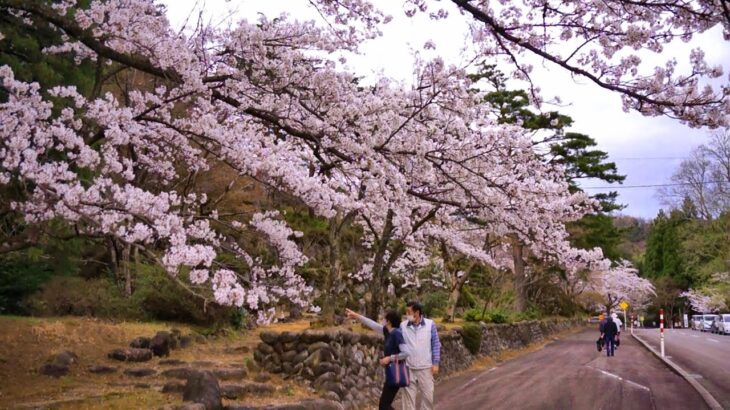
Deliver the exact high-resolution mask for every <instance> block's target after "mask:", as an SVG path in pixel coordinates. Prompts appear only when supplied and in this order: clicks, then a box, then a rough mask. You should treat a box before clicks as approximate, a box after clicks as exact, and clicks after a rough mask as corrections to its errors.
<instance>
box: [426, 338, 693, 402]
mask: <svg viewBox="0 0 730 410" xmlns="http://www.w3.org/2000/svg"><path fill="white" fill-rule="evenodd" d="M597 336H598V335H597V331H595V330H590V331H585V332H581V333H578V334H575V335H572V336H568V337H566V338H564V339H561V340H557V341H555V342H552V343H550V344H548V345H547V346H545V347H544V348H543V349H541V350H538V351H536V352H533V353H530V354H526V355H524V356H521V357H519V358H517V359H515V360H511V361H508V362H505V363H502V364H500V365H498V366H496V367H494V368H491V369H487V370H481V371H476V372H470V373H467V374H464V375H460V376H457V377H452V378H449V379H447V380H444V381H443V382H441V383H439V384H438V385H437V386H436V397H435V399H436V405H435V408H437V409H439V410H450V409H454V410H456V409H470V410H471V409H509V410H517V409H520V410H521V409H591V410H593V409H611V410H615V409H642V410H644V409H693V410H694V409H706V408H707V407H706V405H705V402H704V401H703V400H702V397H701V396H700V395H699V394H698V393H697V391H695V390H694V389H693V388H692V387H691V386H690V385H689V383H687V382H686V381H685V380H684V379H683V378H682V377H680V376H679V375H677V374H676V373H674V372H672V371H671V370H670V369H669V368H668V367H666V366H665V365H664V364H663V363H661V362H660V361H659V360H658V359H657V358H655V357H654V356H653V355H652V354H651V353H649V352H648V351H647V350H646V348H644V347H643V346H641V345H639V343H638V342H637V341H635V340H633V339H632V338H631V337H622V340H621V348H620V349H619V350H618V351H617V352H616V356H614V357H610V358H607V357H606V356H605V353H598V351H597V350H596V343H595V341H596V339H597Z"/></svg>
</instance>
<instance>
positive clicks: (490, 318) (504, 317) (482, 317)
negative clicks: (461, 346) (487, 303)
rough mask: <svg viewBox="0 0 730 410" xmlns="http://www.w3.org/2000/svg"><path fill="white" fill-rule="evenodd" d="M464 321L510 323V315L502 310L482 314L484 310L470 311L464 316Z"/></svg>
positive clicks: (490, 310)
mask: <svg viewBox="0 0 730 410" xmlns="http://www.w3.org/2000/svg"><path fill="white" fill-rule="evenodd" d="M464 320H466V321H467V322H487V323H508V322H509V321H510V320H509V314H508V313H507V312H505V311H503V310H501V309H489V310H486V311H485V312H484V314H482V309H479V308H474V309H469V310H467V311H466V313H465V314H464Z"/></svg>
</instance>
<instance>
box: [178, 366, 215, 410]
mask: <svg viewBox="0 0 730 410" xmlns="http://www.w3.org/2000/svg"><path fill="white" fill-rule="evenodd" d="M183 401H187V402H193V403H200V404H202V405H204V406H205V409H206V410H220V409H222V408H223V403H222V401H221V389H220V386H219V385H218V379H216V378H215V376H214V375H213V373H211V372H209V371H198V372H194V373H192V374H191V375H190V377H188V380H187V383H186V384H185V390H184V392H183Z"/></svg>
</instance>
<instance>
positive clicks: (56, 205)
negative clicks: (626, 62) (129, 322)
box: [0, 0, 600, 320]
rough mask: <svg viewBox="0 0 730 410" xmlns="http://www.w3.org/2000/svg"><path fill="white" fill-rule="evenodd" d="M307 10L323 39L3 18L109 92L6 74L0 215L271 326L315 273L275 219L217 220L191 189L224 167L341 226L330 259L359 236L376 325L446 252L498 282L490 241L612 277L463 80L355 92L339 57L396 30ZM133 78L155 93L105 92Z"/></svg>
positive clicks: (113, 7) (586, 203)
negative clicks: (259, 247)
mask: <svg viewBox="0 0 730 410" xmlns="http://www.w3.org/2000/svg"><path fill="white" fill-rule="evenodd" d="M312 4H313V5H315V6H316V7H318V9H319V10H320V12H321V13H322V14H323V15H324V16H325V17H327V18H329V19H331V25H330V26H326V27H320V25H318V24H316V23H314V22H291V21H288V20H287V19H286V18H285V17H282V18H277V19H273V20H269V19H267V18H266V17H261V18H260V19H259V21H257V22H255V23H252V22H248V21H245V20H242V21H240V22H238V23H237V24H235V25H231V26H230V27H227V28H223V29H217V28H211V27H207V26H204V25H201V26H199V27H198V29H197V30H196V31H194V32H193V33H188V34H181V33H176V32H174V31H172V30H171V28H170V26H169V23H168V22H167V20H166V18H165V16H164V13H163V10H161V9H160V8H158V7H157V6H156V5H155V4H154V3H153V2H152V1H146V0H106V1H92V2H91V3H90V5H89V7H88V8H83V9H82V8H78V7H76V4H75V2H74V1H64V2H58V3H54V4H46V3H43V2H25V1H20V0H0V9H2V10H3V11H7V12H9V13H14V14H15V15H17V16H21V17H22V16H33V17H34V19H40V20H43V21H45V22H47V23H48V24H50V25H52V26H53V27H55V29H57V30H58V31H59V32H60V33H61V34H62V36H63V37H64V39H65V40H64V42H63V43H61V44H58V45H54V46H52V47H49V48H48V49H47V50H46V52H48V53H60V54H69V55H70V56H72V57H73V58H74V59H77V60H79V61H83V60H86V61H93V62H95V64H96V66H97V81H98V82H99V84H100V85H99V86H98V87H94V88H95V91H96V92H95V93H93V94H92V95H82V94H81V93H79V92H78V90H76V89H75V88H74V87H72V86H59V87H54V88H51V89H41V88H40V86H39V85H38V84H35V83H26V82H22V81H18V80H16V79H15V76H14V73H13V72H12V70H11V69H10V68H9V67H1V68H0V80H1V81H2V91H3V92H4V94H6V95H7V99H6V100H4V101H2V103H1V104H2V105H1V106H0V121H1V122H2V131H0V132H1V134H0V185H4V186H14V187H18V188H19V190H18V192H19V194H18V197H17V198H15V199H14V200H13V201H11V202H10V203H9V205H8V209H7V210H3V211H4V212H13V213H16V214H18V215H19V216H22V218H23V219H24V220H25V222H26V224H27V225H29V226H34V225H39V224H43V223H44V222H47V221H50V220H56V219H59V220H64V221H66V222H67V223H69V224H70V225H72V226H73V228H74V231H75V232H76V234H77V235H87V236H91V237H94V236H101V237H107V238H112V239H113V240H115V241H118V242H120V243H123V244H124V246H125V248H126V249H134V250H135V252H140V253H141V254H142V255H144V257H145V258H147V259H148V260H150V261H152V262H154V263H156V264H158V265H159V266H161V267H163V268H164V269H165V270H166V271H167V273H168V274H169V275H170V276H171V277H173V278H175V279H176V280H178V281H179V283H180V284H181V285H182V286H185V287H186V288H188V289H190V290H191V292H193V293H197V292H196V287H198V286H201V285H207V286H209V287H210V292H211V294H212V297H213V299H214V300H215V301H216V302H218V303H222V304H229V305H235V306H245V307H247V308H248V309H251V310H256V311H259V313H260V315H261V319H262V320H267V319H268V318H269V317H270V315H268V314H266V313H265V312H266V310H265V309H267V308H268V307H270V306H272V305H275V304H276V303H277V302H279V301H280V300H283V299H288V300H290V301H292V302H294V303H297V304H300V305H306V304H307V303H308V302H309V300H308V297H307V295H308V294H310V293H311V292H310V290H311V289H310V288H309V286H307V284H306V283H305V282H304V280H303V279H302V278H301V276H299V274H298V273H297V269H299V268H300V267H301V266H302V265H303V264H305V263H306V262H307V258H306V257H305V256H304V255H303V254H302V253H301V252H300V251H299V249H298V247H297V245H296V242H295V241H296V238H297V237H298V236H300V235H301V234H300V233H298V232H295V231H293V230H292V229H291V228H289V227H288V226H287V225H286V224H285V223H284V222H283V221H282V218H281V215H280V214H279V213H278V212H277V211H272V210H270V209H256V210H254V211H250V212H246V213H244V214H243V215H239V214H225V213H221V212H220V210H219V205H220V201H221V200H220V198H210V197H209V196H208V195H206V194H205V193H204V192H203V191H202V190H201V189H200V187H198V186H197V185H196V184H195V183H194V181H195V179H196V176H197V175H199V174H200V173H203V172H206V171H207V170H210V169H211V167H213V166H218V165H221V164H223V165H225V166H226V167H228V168H229V169H231V170H233V171H234V172H235V173H236V174H237V175H238V176H240V177H245V178H249V179H251V180H254V181H256V182H257V183H259V184H262V185H265V186H267V187H271V188H272V189H275V190H277V191H279V192H282V193H285V194H286V195H289V196H291V197H293V198H296V200H297V201H300V202H301V203H302V204H304V205H305V206H306V207H308V208H309V209H310V210H311V211H312V212H313V213H314V214H315V215H317V216H320V217H323V218H327V219H328V220H329V221H330V222H331V227H332V229H333V231H332V232H331V242H333V243H335V242H336V241H337V237H338V231H339V230H341V228H342V227H343V226H345V225H347V224H350V223H357V224H360V225H361V226H362V227H363V228H364V230H365V232H366V233H365V235H364V241H365V243H366V244H367V245H368V246H369V248H370V249H371V251H372V255H371V258H370V260H369V261H368V262H367V263H366V264H365V266H363V268H362V269H361V272H360V274H361V275H362V276H363V277H366V278H367V279H368V280H370V281H371V282H370V284H371V288H372V291H373V294H374V296H375V298H374V301H373V304H372V305H373V307H372V312H373V313H377V311H378V310H379V308H380V307H381V306H382V305H383V299H382V298H383V295H384V294H385V292H384V290H385V288H386V287H387V286H388V285H389V284H392V277H391V276H392V274H397V275H402V276H403V275H405V276H407V274H408V272H410V273H412V272H413V271H414V269H415V268H417V267H419V266H424V265H425V264H427V263H428V261H429V259H430V257H431V255H430V254H429V252H428V244H429V243H432V241H434V240H436V241H439V242H441V243H442V244H445V245H446V246H448V247H449V248H451V249H453V250H456V251H457V252H459V253H461V254H463V255H465V256H468V257H469V258H474V259H476V260H480V261H482V262H484V263H489V264H496V265H499V266H502V265H503V262H501V261H500V262H495V261H494V260H493V258H491V256H490V255H489V254H488V253H486V252H485V251H484V249H483V245H482V241H483V240H484V238H486V237H487V236H495V237H500V238H515V239H516V240H518V241H519V243H520V244H521V246H524V247H525V248H526V249H529V251H530V252H531V254H532V255H534V256H535V257H538V258H554V259H555V260H557V261H559V262H560V263H562V264H564V265H565V266H566V267H568V269H570V270H578V269H586V268H587V267H590V266H592V264H595V263H600V257H599V255H598V254H595V253H585V252H580V251H577V250H574V249H572V248H571V247H570V246H569V245H568V241H567V237H568V233H567V231H566V230H565V223H566V222H568V221H572V220H575V219H577V218H580V217H581V216H582V215H584V214H586V213H588V212H592V211H593V210H595V209H596V206H597V204H596V202H595V201H593V200H591V199H590V198H588V197H587V196H586V195H585V194H583V193H571V192H570V190H569V186H568V183H567V182H566V181H565V178H564V172H563V169H561V167H560V166H557V165H554V164H546V163H545V162H544V161H542V160H541V158H540V157H539V156H538V155H536V153H535V151H534V149H533V144H532V141H531V140H530V138H529V135H526V133H525V131H524V130H523V129H522V128H521V127H518V126H513V125H507V124H499V123H497V122H496V121H494V120H492V119H490V116H489V115H488V114H489V110H490V107H488V106H487V105H485V103H484V102H483V98H480V97H481V96H479V95H474V93H473V92H472V89H471V87H470V86H471V84H470V80H469V78H468V77H467V75H466V73H465V71H464V70H463V69H461V68H457V67H453V66H447V65H446V64H445V63H444V62H443V61H442V60H440V59H435V60H432V61H423V62H419V64H418V65H417V67H415V74H416V78H417V81H415V83H414V84H413V85H404V84H401V83H396V82H393V81H391V80H388V79H384V78H381V79H378V80H377V81H375V82H374V83H373V84H367V85H366V84H360V83H359V80H358V79H357V78H356V77H355V75H354V74H352V73H348V72H345V71H342V70H339V69H338V68H337V61H336V60H334V58H335V57H331V56H336V55H337V52H342V51H353V50H356V48H357V44H358V43H359V42H360V41H362V40H363V39H367V38H372V37H373V36H376V35H378V32H379V26H380V25H381V24H383V23H384V22H385V21H387V17H384V16H383V15H382V14H381V13H378V12H377V11H376V10H375V9H374V8H373V7H372V6H371V5H370V4H369V3H368V2H366V1H361V0H349V1H332V0H327V1H325V0H321V1H313V2H312ZM26 20H27V24H33V21H34V20H32V19H26ZM122 72H127V73H135V74H138V75H139V76H141V77H142V78H143V79H144V80H145V81H144V84H143V85H140V84H138V85H136V86H135V87H131V89H125V90H124V92H123V93H121V95H120V93H115V92H112V91H111V90H108V91H107V89H105V88H104V84H105V81H107V80H108V79H110V78H112V77H114V76H115V75H117V74H119V73H122ZM224 194H225V192H224ZM472 229H473V230H474V232H479V233H478V234H472V233H470V231H471V230H472ZM244 237H255V238H258V239H260V240H261V241H263V242H265V243H266V244H267V248H268V253H267V255H274V256H275V257H274V258H271V257H267V255H261V254H257V253H255V252H254V250H252V249H248V248H247V246H246V243H245V242H246V241H244V240H242V238H244ZM26 239H30V238H27V237H23V235H18V236H17V237H15V238H8V241H7V242H6V243H3V244H0V249H2V250H3V251H7V250H12V249H15V248H16V247H17V246H22V243H23V241H25V240H26ZM224 255H226V256H231V257H233V259H234V260H235V262H231V261H230V259H229V258H227V257H226V258H223V257H222V256H224ZM338 258H339V255H338V254H337V253H336V250H335V249H334V248H333V250H332V254H331V255H330V263H331V266H330V268H331V270H332V271H331V272H330V275H329V279H328V281H329V284H326V285H325V286H331V285H332V283H333V281H335V280H337V279H339V278H340V277H341V276H342V275H341V272H339V268H338V265H337V260H338ZM519 259H520V260H521V257H520V258H519ZM515 270H516V271H517V269H516V268H515ZM520 272H522V271H520ZM522 274H523V273H518V275H522ZM326 291H328V289H325V292H326Z"/></svg>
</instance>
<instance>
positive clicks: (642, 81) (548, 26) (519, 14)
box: [317, 0, 730, 128]
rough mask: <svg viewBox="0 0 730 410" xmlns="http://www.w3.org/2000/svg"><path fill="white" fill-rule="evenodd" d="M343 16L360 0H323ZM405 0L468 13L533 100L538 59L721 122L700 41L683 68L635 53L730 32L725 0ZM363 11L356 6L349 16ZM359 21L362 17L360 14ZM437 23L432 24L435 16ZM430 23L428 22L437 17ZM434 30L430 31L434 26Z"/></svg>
mask: <svg viewBox="0 0 730 410" xmlns="http://www.w3.org/2000/svg"><path fill="white" fill-rule="evenodd" d="M317 3H320V4H327V5H328V6H329V8H330V10H331V11H332V12H334V13H336V15H337V16H338V18H339V19H342V18H343V17H342V16H346V17H349V18H352V17H353V15H357V12H356V11H355V10H358V9H361V10H362V9H363V6H362V4H363V3H365V2H363V1H360V0H327V1H320V2H317ZM445 3H447V2H443V1H439V0H408V1H406V2H405V5H404V12H405V13H406V15H408V16H414V15H416V14H418V13H426V14H428V15H429V16H430V17H431V18H432V19H434V20H439V19H446V18H449V15H450V14H456V13H459V14H462V15H466V16H468V17H469V18H470V21H469V28H470V32H471V37H472V39H473V41H474V43H475V45H476V47H478V49H479V52H480V53H481V54H482V55H485V56H495V57H501V58H503V59H504V60H505V61H506V62H508V63H509V64H511V66H512V67H513V70H512V74H513V75H514V76H515V77H516V78H518V79H522V80H526V81H528V82H529V83H530V89H531V97H532V100H533V102H535V103H538V104H539V103H540V101H541V100H542V98H541V96H540V93H539V88H538V87H537V86H535V85H534V84H533V83H532V81H531V73H532V70H533V66H532V64H534V63H533V62H534V61H543V62H547V63H548V64H551V65H552V66H554V67H558V68H559V69H561V70H565V71H567V72H569V73H570V74H571V75H573V76H575V77H579V78H583V79H586V80H588V81H590V82H591V83H593V84H596V85H597V86H599V87H601V88H603V89H606V90H610V91H612V92H616V93H618V94H619V95H620V96H621V98H622V100H623V108H624V110H626V111H629V110H635V111H637V112H640V113H641V114H643V115H648V116H658V115H666V116H669V117H672V118H677V119H679V120H680V121H681V122H683V123H686V124H688V125H690V126H694V127H710V128H717V127H724V126H727V125H728V114H730V88H729V87H728V82H727V81H726V80H725V81H720V80H718V81H714V80H716V79H719V78H720V77H722V76H723V68H722V67H721V66H710V65H709V64H707V62H706V61H705V52H704V51H703V50H702V49H701V48H695V49H693V50H692V51H691V52H690V54H689V56H683V58H686V61H688V62H689V66H690V68H689V71H688V72H685V73H679V72H677V65H678V64H677V58H676V57H675V58H671V59H669V60H668V61H666V63H665V64H664V65H660V66H651V65H650V64H648V63H646V62H644V61H642V58H643V57H644V55H643V54H646V53H653V54H660V53H662V52H663V51H665V47H666V46H667V45H669V44H670V43H672V42H675V41H685V42H686V41H689V40H691V39H693V38H694V37H695V36H697V35H698V34H700V33H704V32H707V31H709V30H711V29H713V28H715V27H720V28H722V33H723V40H724V41H727V40H728V39H729V38H730V6H728V5H727V2H724V1H711V2H710V1H707V2H687V1H683V0H670V1H664V0H662V1H654V0H649V1H639V2H637V1H629V0H619V1H615V2H610V3H606V2H585V1H578V0H575V1H563V2H559V3H555V2H550V1H547V0H523V1H506V0H500V1H488V0H451V1H450V2H448V3H450V4H451V5H452V6H453V7H449V6H448V5H446V4H445ZM363 16H367V14H364V15H358V17H363ZM365 21H366V22H367V21H368V20H365ZM434 26H436V25H434ZM436 27H437V26H436ZM434 36H437V34H436V33H434Z"/></svg>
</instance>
